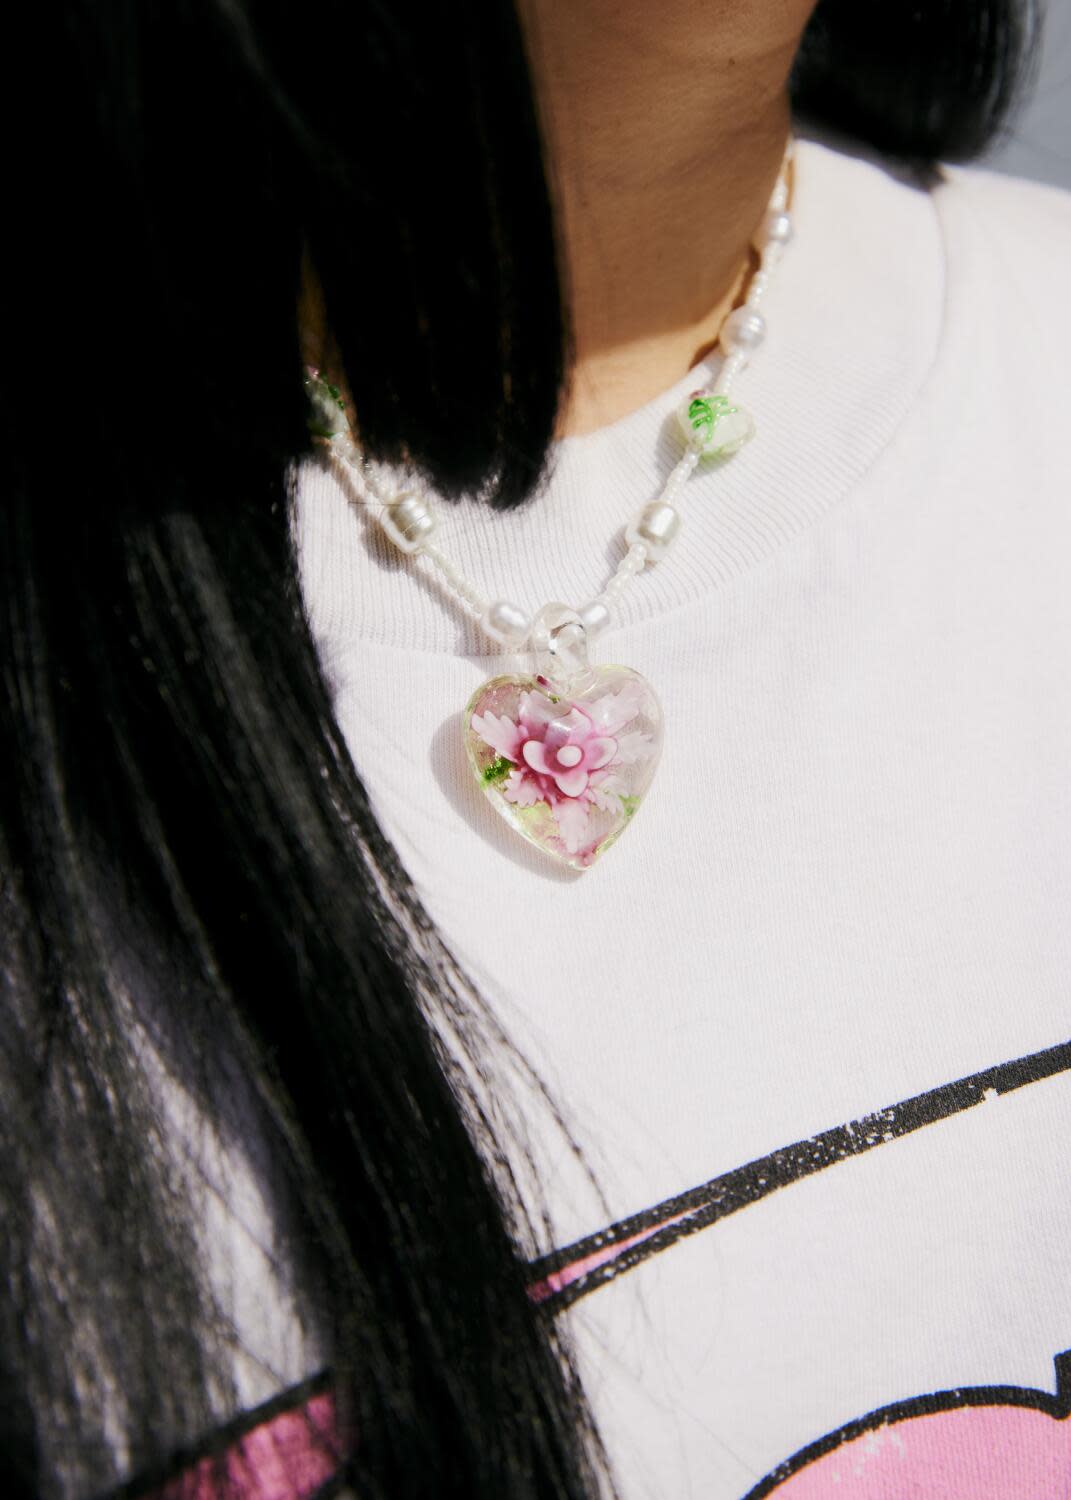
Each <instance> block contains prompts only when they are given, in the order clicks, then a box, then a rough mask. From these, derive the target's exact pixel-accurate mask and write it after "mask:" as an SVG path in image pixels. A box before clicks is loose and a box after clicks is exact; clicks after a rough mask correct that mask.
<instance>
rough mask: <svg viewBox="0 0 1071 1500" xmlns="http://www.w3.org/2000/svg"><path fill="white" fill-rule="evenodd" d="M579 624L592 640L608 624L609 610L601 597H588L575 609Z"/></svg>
mask: <svg viewBox="0 0 1071 1500" xmlns="http://www.w3.org/2000/svg"><path fill="white" fill-rule="evenodd" d="M577 614H578V615H579V616H580V621H581V624H582V625H583V627H584V629H585V630H586V631H587V633H588V635H589V636H590V637H591V639H592V640H594V639H595V637H596V636H597V635H601V634H602V633H603V631H604V630H605V629H606V628H607V626H608V625H609V624H610V619H611V616H610V611H609V610H608V609H607V607H606V605H605V604H604V603H603V601H602V600H601V599H589V600H588V602H587V603H586V604H582V605H581V606H580V608H579V609H578V610H577Z"/></svg>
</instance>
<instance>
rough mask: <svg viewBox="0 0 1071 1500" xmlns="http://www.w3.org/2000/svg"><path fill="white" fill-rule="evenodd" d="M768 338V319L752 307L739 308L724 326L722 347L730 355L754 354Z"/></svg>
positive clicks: (731, 314) (732, 313)
mask: <svg viewBox="0 0 1071 1500" xmlns="http://www.w3.org/2000/svg"><path fill="white" fill-rule="evenodd" d="M765 337H766V319H765V318H764V317H763V316H762V313H760V312H755V310H754V309H753V308H750V307H746V306H745V307H738V308H737V309H736V310H735V311H734V312H731V313H730V314H729V316H728V317H727V318H726V320H725V322H724V323H723V324H722V330H721V341H720V342H721V345H722V348H723V349H725V351H726V352H727V353H729V354H753V353H754V351H755V350H756V349H757V348H758V347H759V345H760V344H761V343H762V341H763V339H764V338H765Z"/></svg>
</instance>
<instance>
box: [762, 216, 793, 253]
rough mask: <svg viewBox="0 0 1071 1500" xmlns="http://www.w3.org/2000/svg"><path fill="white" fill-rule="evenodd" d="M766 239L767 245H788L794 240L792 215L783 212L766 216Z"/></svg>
mask: <svg viewBox="0 0 1071 1500" xmlns="http://www.w3.org/2000/svg"><path fill="white" fill-rule="evenodd" d="M765 231H766V239H765V243H766V244H767V245H787V244H789V242H790V241H791V239H792V215H791V214H787V213H785V212H784V211H783V210H782V211H781V212H778V211H777V209H774V211H773V213H769V214H767V215H766V224H765Z"/></svg>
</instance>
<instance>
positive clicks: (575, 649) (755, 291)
mask: <svg viewBox="0 0 1071 1500" xmlns="http://www.w3.org/2000/svg"><path fill="white" fill-rule="evenodd" d="M792 151H793V142H792V139H791V137H790V138H789V141H788V145H787V147H786V150H785V154H784V158H783V161H782V166H781V172H780V174H779V176H778V180H777V184H776V186H775V188H774V191H773V193H772V195H771V198H770V202H769V205H768V207H767V211H766V214H765V217H764V219H763V222H762V224H761V226H760V228H759V231H758V234H757V236H756V238H755V243H756V248H757V249H758V252H759V256H760V261H759V266H758V269H757V270H756V271H755V274H754V275H753V276H752V278H751V281H750V284H749V286H748V291H747V296H746V298H745V300H744V302H743V303H742V304H741V306H739V307H738V308H736V309H734V310H733V311H732V312H730V313H729V315H728V316H727V317H726V319H725V320H724V322H723V324H722V326H721V329H720V331H719V335H718V343H719V346H720V348H721V350H722V353H723V355H724V360H723V363H722V366H721V369H720V371H719V373H718V376H717V379H716V381H715V382H714V384H713V386H711V387H709V388H706V387H704V388H702V389H699V390H695V391H692V392H691V393H690V394H689V395H688V396H686V397H685V398H684V400H683V401H682V402H681V403H680V405H679V406H678V408H677V421H678V424H679V427H680V431H681V434H682V438H683V444H684V452H683V454H682V455H681V458H680V459H679V460H678V462H677V464H676V465H675V467H674V468H673V470H672V472H671V473H670V475H669V478H668V479H667V480H666V483H665V485H664V487H663V489H662V491H661V493H660V494H659V496H658V497H657V499H655V500H651V501H649V502H648V503H647V504H645V505H644V506H642V507H641V509H640V510H638V511H637V512H636V514H635V515H634V516H633V517H632V519H631V520H630V521H629V522H628V524H627V526H626V527H625V532H624V540H625V546H626V551H625V554H624V556H623V557H622V559H621V561H620V563H619V564H618V566H617V569H616V571H615V572H614V574H613V576H612V577H611V578H610V579H609V581H608V582H607V583H606V585H605V586H604V588H603V589H602V591H601V593H598V594H596V595H595V596H594V597H593V598H591V599H589V600H588V601H587V602H586V603H584V604H581V605H580V606H578V607H576V608H574V607H572V606H570V605H568V604H562V603H559V602H553V603H550V604H544V605H543V607H542V608H541V609H540V610H538V611H537V613H536V614H535V615H534V616H529V615H527V614H526V613H525V611H524V610H523V609H521V608H519V607H518V606H517V605H515V604H513V603H511V602H510V601H509V600H507V599H501V598H499V599H493V600H488V599H486V598H485V597H484V595H483V594H481V593H480V591H479V590H478V589H477V588H475V587H474V586H473V585H472V584H471V583H470V582H469V581H468V579H466V578H465V577H464V576H463V575H462V574H461V572H460V571H459V569H458V568H457V567H456V566H455V565H454V563H453V562H451V560H450V558H449V557H448V556H447V555H446V553H444V552H443V551H442V549H441V548H440V547H439V545H438V543H437V542H436V540H435V538H436V535H437V532H438V516H437V514H436V510H435V507H434V506H433V504H432V503H431V501H430V500H429V499H428V498H427V497H426V496H425V495H422V494H420V493H418V492H417V491H416V490H414V489H412V488H409V489H403V490H401V491H397V490H393V489H390V488H385V486H384V481H383V480H382V478H381V477H380V476H379V475H378V474H377V472H376V470H375V469H374V468H373V466H372V465H371V464H369V463H368V462H367V461H366V460H365V458H364V456H363V454H362V453H361V451H360V449H359V447H358V445H357V443H356V441H355V439H354V436H353V432H352V430H351V428H350V424H349V421H348V418H347V416H346V410H345V404H344V402H343V400H342V397H341V395H340V393H339V391H338V390H337V389H336V387H334V386H333V385H331V384H330V383H329V382H327V381H326V380H324V379H323V378H322V377H321V376H320V374H319V373H318V371H316V370H313V369H310V370H309V371H308V375H307V379H306V390H307V393H308V397H309V403H310V418H309V425H310V428H311V430H312V432H313V434H314V436H315V437H316V439H317V440H318V441H319V442H320V443H322V444H323V445H324V446H325V447H326V448H327V450H328V452H329V454H330V457H331V460H332V462H333V463H335V464H336V465H339V466H341V467H342V469H343V470H344V471H345V474H346V477H347V478H348V479H349V480H350V481H351V483H352V485H353V488H354V489H355V490H356V493H357V496H358V498H359V499H360V501H361V502H362V504H363V505H364V506H365V507H366V508H367V509H368V510H369V511H370V512H371V514H372V515H373V517H374V518H375V520H376V522H377V523H378V524H379V526H380V527H381V528H382V529H383V531H384V533H385V534H386V535H387V536H388V537H389V538H390V540H391V542H393V544H394V545H395V546H396V547H397V548H398V549H399V550H400V551H401V552H403V553H404V554H406V555H407V556H409V557H411V558H413V560H414V564H416V562H417V561H418V560H419V559H420V558H424V559H426V560H427V562H428V563H429V564H430V565H431V566H433V567H434V568H436V569H437V570H438V572H439V573H440V574H441V576H442V578H443V580H444V581H445V583H446V585H447V587H448V589H449V590H450V591H451V592H452V593H453V594H454V595H455V597H456V598H457V599H458V600H460V602H461V603H462V605H464V606H465V607H466V609H467V610H468V611H470V612H471V614H472V615H473V616H474V617H475V618H476V620H477V621H478V623H479V625H480V627H481V628H482V629H483V631H484V633H485V634H486V635H487V636H489V637H490V638H491V640H493V641H494V642H496V644H498V645H500V646H502V647H505V648H506V650H507V651H510V652H517V653H520V652H522V651H526V652H527V653H528V655H529V658H530V665H529V670H528V671H526V672H515V673H514V672H511V673H503V674H500V675H499V676H496V677H492V678H490V679H489V680H488V681H487V682H484V683H483V684H482V685H481V686H480V687H478V688H477V689H476V691H475V692H474V693H473V694H472V696H471V697H470V698H469V701H468V703H467V704H466V705H465V709H464V712H463V715H462V722H461V732H462V736H463V739H464V745H465V750H466V754H467V759H468V762H469V765H470V766H471V767H472V771H473V773H474V775H475V777H476V780H477V782H478V783H479V785H480V786H481V788H482V789H483V791H484V792H485V793H486V794H487V796H488V798H489V799H490V801H491V803H492V805H493V806H494V807H495V809H496V811H498V812H499V813H500V814H501V815H502V816H503V817H504V818H505V819H506V821H507V822H508V823H509V824H510V826H511V827H512V828H514V829H515V830H516V831H517V832H518V833H519V834H521V835H522V836H523V837H524V838H526V839H528V840H529V841H530V842H531V843H533V844H535V845H536V846H537V847H538V848H539V849H541V850H543V851H544V852H545V853H546V854H549V855H551V856H552V857H553V858H555V859H557V860H559V861H561V862H562V863H564V864H566V865H568V866H570V867H572V868H573V869H576V870H586V869H588V868H589V867H590V866H591V865H592V864H593V863H594V862H595V860H596V859H597V858H598V857H599V855H600V854H602V853H603V852H604V851H605V850H606V849H608V848H609V847H610V845H611V844H612V843H614V841H615V840H616V839H618V838H619V837H620V835H621V834H622V833H623V832H624V830H625V828H626V827H627V826H628V825H629V823H630V822H631V821H632V819H633V818H634V816H635V814H636V811H637V809H638V808H639V806H640V804H641V803H642V802H643V800H644V798H645V796H646V795H647V792H648V789H649V788H650V786H651V782H652V780H653V778H654V774H655V770H656V769H657V766H658V760H659V756H660V754H661V750H662V735H663V715H662V708H661V705H660V704H659V701H658V699H657V697H656V696H655V693H654V690H653V688H652V687H651V685H650V683H648V682H647V681H646V679H645V678H644V677H642V676H641V675H640V673H639V672H636V671H634V670H633V669H632V668H631V667H626V666H619V665H602V666H596V665H592V664H591V663H590V662H589V661H588V642H589V641H591V640H594V639H596V638H597V637H598V636H599V635H601V634H602V633H603V631H605V630H606V629H607V627H608V626H609V625H610V624H611V623H612V621H613V618H614V608H615V605H616V604H617V601H618V599H619V598H620V596H621V594H622V592H623V590H624V589H625V588H626V587H627V585H628V584H629V582H630V581H631V580H632V579H633V578H634V577H635V576H636V575H637V574H638V573H641V572H642V571H643V569H644V568H645V567H647V566H649V565H652V564H656V563H658V562H660V561H661V560H662V559H663V558H664V557H665V556H666V554H667V553H668V551H669V549H670V546H671V545H672V543H673V542H674V540H675V538H676V536H677V534H678V532H679V531H680V526H681V515H680V512H679V510H678V509H677V504H676V502H677V501H678V499H679V496H680V494H681V492H682V490H683V488H684V486H685V483H686V482H687V480H688V479H689V477H690V476H691V475H692V474H693V473H694V472H695V470H696V468H697V467H698V466H699V465H700V463H702V462H703V461H704V460H711V459H714V460H724V459H727V458H729V457H731V455H732V454H734V453H737V452H739V450H740V449H741V448H742V447H743V446H744V444H745V443H746V442H748V441H749V440H750V439H751V437H753V436H754V432H755V424H754V422H753V421H752V418H751V416H750V414H749V413H748V411H747V410H746V409H745V408H744V407H742V406H740V405H739V404H738V403H737V402H736V400H735V399H734V398H733V396H732V395H731V390H732V386H733V384H734V382H735V380H736V377H737V375H738V374H739V373H740V372H741V370H742V369H743V368H744V367H745V366H746V364H747V363H748V360H749V359H750V356H751V355H752V354H753V353H754V352H755V351H756V350H757V349H758V348H759V346H760V345H761V343H762V341H763V338H764V337H765V333H766V323H765V320H764V318H763V315H762V312H761V311H760V304H761V303H762V300H763V297H764V296H765V293H766V289H767V287H768V286H769V284H770V279H771V276H772V274H773V271H774V269H775V268H776V266H777V263H778V262H779V260H780V258H781V255H782V253H783V251H784V249H785V247H786V246H787V245H788V243H789V241H790V240H791V238H792V221H791V219H790V217H789V215H788V212H787V204H788V181H787V176H788V168H789V164H790V162H791V160H792Z"/></svg>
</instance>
